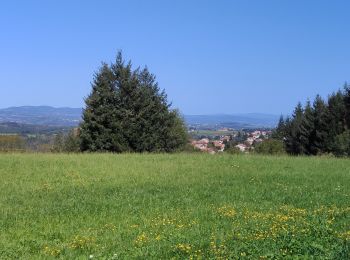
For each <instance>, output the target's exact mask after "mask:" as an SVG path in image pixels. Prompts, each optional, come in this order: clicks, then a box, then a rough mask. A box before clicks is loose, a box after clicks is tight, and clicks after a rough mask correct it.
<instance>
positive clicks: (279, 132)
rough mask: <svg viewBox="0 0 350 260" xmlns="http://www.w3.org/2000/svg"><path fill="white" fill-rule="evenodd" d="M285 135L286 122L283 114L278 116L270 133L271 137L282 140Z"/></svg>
mask: <svg viewBox="0 0 350 260" xmlns="http://www.w3.org/2000/svg"><path fill="white" fill-rule="evenodd" d="M285 137H286V123H285V121H284V118H283V115H281V116H280V119H279V121H278V124H277V127H276V129H275V130H274V131H273V133H272V138H273V139H278V140H283V139H284V138H285Z"/></svg>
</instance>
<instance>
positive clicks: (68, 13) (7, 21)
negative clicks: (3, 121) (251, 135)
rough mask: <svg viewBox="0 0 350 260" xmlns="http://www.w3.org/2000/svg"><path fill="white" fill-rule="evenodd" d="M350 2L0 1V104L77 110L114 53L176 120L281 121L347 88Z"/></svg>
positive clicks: (268, 0)
mask: <svg viewBox="0 0 350 260" xmlns="http://www.w3.org/2000/svg"><path fill="white" fill-rule="evenodd" d="M349 10H350V1H340V0H336V1H325V0H314V1H313V0H308V1H305V0H289V1H287V0H286V1H280V0H264V1H262V0H256V1H253V0H252V1H247V0H241V1H234V0H219V1H206V0H198V1H195V0H192V1H191V0H177V1H170V0H169V1H166V0H159V1H153V0H148V1H141V0H139V1H135V0H125V1H104V0H95V1H87V0H84V1H83V0H81V1H72V0H71V1H64V0H60V1H44V0H42V1H35V0H32V1H29V0H28V1H19V0H17V1H16V0H14V1H2V2H1V3H0V37H1V38H0V90H1V92H0V93H1V94H0V107H8V106H20V105H52V106H59V107H60V106H70V107H80V106H83V105H84V101H83V98H84V97H86V96H87V95H88V93H89V92H90V87H91V86H90V82H91V81H92V76H93V73H94V71H96V70H97V69H98V67H99V66H100V64H101V62H102V61H106V62H111V61H113V60H114V58H115V55H116V52H117V51H118V50H119V49H122V50H123V53H124V55H125V57H126V58H127V59H131V60H132V61H133V64H135V65H136V66H139V65H141V66H142V65H147V66H148V67H149V69H150V70H151V71H152V72H153V73H154V74H156V76H157V79H158V82H159V84H160V87H161V88H164V89H165V90H166V92H167V93H168V98H169V100H170V101H172V103H173V106H174V107H177V108H179V109H180V110H181V111H182V112H183V113H185V114H216V113H227V114H229V113H248V112H261V113H273V114H280V113H284V114H287V113H290V112H291V110H292V109H293V108H294V106H295V104H296V103H297V102H298V101H299V100H300V101H303V102H304V101H305V100H306V99H307V98H308V97H310V98H313V97H314V96H315V95H316V94H317V93H319V94H321V95H322V96H324V97H325V96H327V94H329V93H331V92H332V91H335V90H337V89H338V88H340V87H342V85H343V83H344V82H345V81H350V74H349V73H350V72H349V61H350V47H349V46H350V22H349Z"/></svg>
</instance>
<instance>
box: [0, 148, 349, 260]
mask: <svg viewBox="0 0 350 260" xmlns="http://www.w3.org/2000/svg"><path fill="white" fill-rule="evenodd" d="M0 180H1V181H0V208H1V213H0V228H1V230H0V259H47V258H61V259H89V258H90V259H133V258H138V259H145V258H147V259H171V258H172V259H227V258H229V259H280V258H282V257H285V259H292V258H293V259H295V258H299V259H310V258H311V259H349V258H350V160H348V159H335V158H322V157H309V158H306V157H295V158H293V157H267V156H253V155H251V156H249V155H247V156H244V155H237V156H233V155H206V154H122V155H115V154H63V155H60V154H1V155H0Z"/></svg>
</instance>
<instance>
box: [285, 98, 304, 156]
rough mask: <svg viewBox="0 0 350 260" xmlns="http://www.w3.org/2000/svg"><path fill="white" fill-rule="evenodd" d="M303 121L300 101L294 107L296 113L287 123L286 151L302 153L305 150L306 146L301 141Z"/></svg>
mask: <svg viewBox="0 0 350 260" xmlns="http://www.w3.org/2000/svg"><path fill="white" fill-rule="evenodd" d="M302 121H303V107H302V105H301V103H300V102H299V103H298V105H297V106H296V107H295V109H294V113H293V116H292V119H291V120H288V122H287V124H286V137H285V144H286V151H287V152H288V153H290V154H302V153H303V152H304V146H303V144H302V142H301V132H300V127H301V122H302Z"/></svg>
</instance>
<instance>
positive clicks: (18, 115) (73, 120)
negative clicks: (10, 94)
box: [0, 106, 279, 130]
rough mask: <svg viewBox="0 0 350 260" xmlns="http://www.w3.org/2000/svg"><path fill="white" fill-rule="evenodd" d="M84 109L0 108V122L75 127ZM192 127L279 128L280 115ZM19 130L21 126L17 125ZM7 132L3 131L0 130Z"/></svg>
mask: <svg viewBox="0 0 350 260" xmlns="http://www.w3.org/2000/svg"><path fill="white" fill-rule="evenodd" d="M81 115H82V108H69V107H61V108H55V107H50V106H22V107H10V108H5V109H0V123H6V124H8V122H15V123H18V124H22V125H23V126H26V127H28V128H31V127H33V126H34V125H41V126H49V127H51V126H52V127H74V126H77V125H78V124H79V122H80V120H81ZM184 118H185V121H186V123H187V124H188V125H189V126H204V127H215V126H216V127H217V126H221V127H231V128H235V129H240V128H254V127H275V126H276V124H277V122H278V118H279V116H278V115H270V114H259V113H249V114H230V115H229V114H218V115H185V116H184ZM16 127H20V125H17V126H16ZM1 129H4V127H3V128H0V130H1Z"/></svg>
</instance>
